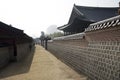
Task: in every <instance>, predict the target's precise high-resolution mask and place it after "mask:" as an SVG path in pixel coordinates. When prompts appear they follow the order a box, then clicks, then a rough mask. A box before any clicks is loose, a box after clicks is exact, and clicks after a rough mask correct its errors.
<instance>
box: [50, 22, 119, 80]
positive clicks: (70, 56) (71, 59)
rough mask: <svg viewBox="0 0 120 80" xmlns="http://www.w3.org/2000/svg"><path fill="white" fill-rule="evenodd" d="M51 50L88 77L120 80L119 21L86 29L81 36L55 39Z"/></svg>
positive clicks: (91, 78)
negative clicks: (93, 28) (114, 23)
mask: <svg viewBox="0 0 120 80" xmlns="http://www.w3.org/2000/svg"><path fill="white" fill-rule="evenodd" d="M105 22H107V21H105ZM103 23H104V21H103ZM103 23H101V24H103ZM110 25H111V23H110ZM48 50H49V51H50V52H52V53H53V55H55V56H56V57H57V58H59V59H60V60H61V61H63V62H65V63H66V64H68V65H69V66H71V67H72V68H73V69H75V70H76V71H77V72H80V73H84V74H85V75H87V76H88V80H120V26H119V25H116V26H114V27H113V26H112V25H111V27H106V28H100V29H97V30H92V31H86V32H85V35H84V37H83V38H81V39H59V40H54V41H53V42H51V43H48Z"/></svg>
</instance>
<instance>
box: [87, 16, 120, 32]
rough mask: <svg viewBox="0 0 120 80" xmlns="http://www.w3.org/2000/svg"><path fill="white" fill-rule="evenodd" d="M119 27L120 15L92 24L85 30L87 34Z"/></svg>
mask: <svg viewBox="0 0 120 80" xmlns="http://www.w3.org/2000/svg"><path fill="white" fill-rule="evenodd" d="M118 25H120V15H119V16H115V17H112V18H109V19H105V20H102V21H99V22H96V23H93V24H90V25H89V27H88V28H86V29H85V32H89V31H95V30H101V29H106V28H109V27H115V26H118Z"/></svg>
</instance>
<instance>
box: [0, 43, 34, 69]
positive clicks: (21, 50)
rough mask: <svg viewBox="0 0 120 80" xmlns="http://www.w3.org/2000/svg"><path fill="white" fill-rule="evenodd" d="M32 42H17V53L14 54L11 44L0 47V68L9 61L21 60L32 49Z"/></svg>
mask: <svg viewBox="0 0 120 80" xmlns="http://www.w3.org/2000/svg"><path fill="white" fill-rule="evenodd" d="M34 48H35V46H34V44H33V43H23V44H17V55H16V56H15V55H14V49H13V46H7V47H0V68H2V67H4V66H5V65H7V64H8V63H9V62H10V61H21V60H23V59H24V58H25V57H27V56H28V55H29V54H30V53H31V52H32V51H34Z"/></svg>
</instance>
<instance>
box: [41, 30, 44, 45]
mask: <svg viewBox="0 0 120 80" xmlns="http://www.w3.org/2000/svg"><path fill="white" fill-rule="evenodd" d="M44 39H45V34H44V32H43V31H42V32H41V36H40V40H41V46H43V47H44Z"/></svg>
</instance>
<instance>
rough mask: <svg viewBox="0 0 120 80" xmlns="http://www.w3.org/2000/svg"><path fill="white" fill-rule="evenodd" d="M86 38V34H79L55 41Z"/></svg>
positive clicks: (58, 38)
mask: <svg viewBox="0 0 120 80" xmlns="http://www.w3.org/2000/svg"><path fill="white" fill-rule="evenodd" d="M84 36H85V33H84V32H83V33H77V34H72V35H67V36H62V37H56V38H54V39H53V40H74V39H83V37H84Z"/></svg>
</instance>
